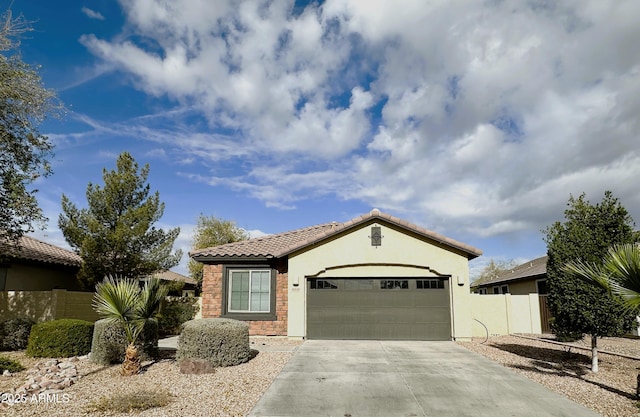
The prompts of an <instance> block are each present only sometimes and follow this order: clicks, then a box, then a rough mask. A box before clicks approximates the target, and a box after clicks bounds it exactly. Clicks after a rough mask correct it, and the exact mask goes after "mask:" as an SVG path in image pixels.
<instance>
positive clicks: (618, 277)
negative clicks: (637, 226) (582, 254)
mask: <svg viewBox="0 0 640 417" xmlns="http://www.w3.org/2000/svg"><path fill="white" fill-rule="evenodd" d="M565 271H566V272H567V273H569V274H573V275H574V276H576V277H578V278H581V279H583V280H586V281H589V282H592V283H594V284H596V285H599V286H600V287H602V288H603V289H604V290H605V291H607V293H609V294H611V295H612V296H614V297H615V298H616V299H618V301H620V303H621V304H622V305H623V306H624V308H625V309H626V310H627V311H628V312H629V313H631V314H632V315H634V316H636V317H637V316H638V315H640V248H639V247H638V246H637V245H636V244H629V243H627V244H624V245H615V246H612V247H611V248H609V251H608V252H607V255H606V256H605V258H604V260H603V262H602V263H585V262H581V261H578V262H569V263H568V264H567V265H566V266H565ZM636 397H638V398H640V373H638V376H637V378H636Z"/></svg>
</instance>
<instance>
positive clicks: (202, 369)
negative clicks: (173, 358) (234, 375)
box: [180, 359, 216, 375]
mask: <svg viewBox="0 0 640 417" xmlns="http://www.w3.org/2000/svg"><path fill="white" fill-rule="evenodd" d="M215 370H216V367H215V366H213V365H212V364H211V362H209V361H206V360H204V359H183V360H181V361H180V373H183V374H196V375H200V374H212V373H214V372H215Z"/></svg>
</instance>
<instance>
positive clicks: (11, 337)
mask: <svg viewBox="0 0 640 417" xmlns="http://www.w3.org/2000/svg"><path fill="white" fill-rule="evenodd" d="M34 324H35V322H34V321H33V320H31V319H28V318H21V317H18V318H14V319H9V320H5V321H3V322H2V323H0V350H23V349H25V348H26V347H27V343H28V342H29V334H30V333H31V327H32V326H33V325H34Z"/></svg>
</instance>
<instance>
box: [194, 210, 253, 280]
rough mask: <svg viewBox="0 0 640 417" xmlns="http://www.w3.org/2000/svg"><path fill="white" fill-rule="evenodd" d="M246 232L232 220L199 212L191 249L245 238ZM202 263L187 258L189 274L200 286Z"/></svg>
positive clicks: (246, 237) (247, 236)
mask: <svg viewBox="0 0 640 417" xmlns="http://www.w3.org/2000/svg"><path fill="white" fill-rule="evenodd" d="M248 238H249V235H248V234H247V232H246V231H245V230H244V229H242V228H240V227H238V226H237V225H236V224H235V223H234V222H233V221H230V220H223V219H218V218H216V217H214V216H205V215H204V214H201V215H200V216H199V217H198V221H197V223H196V230H195V231H194V234H193V243H192V245H191V249H193V250H196V249H205V248H210V247H212V246H218V245H224V244H226V243H233V242H238V241H241V240H247V239H248ZM202 267H203V265H202V263H201V262H198V261H194V260H193V259H189V274H190V275H191V278H193V279H195V280H196V281H197V282H198V288H202Z"/></svg>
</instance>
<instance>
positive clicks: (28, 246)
mask: <svg viewBox="0 0 640 417" xmlns="http://www.w3.org/2000/svg"><path fill="white" fill-rule="evenodd" d="M0 250H1V251H2V252H3V254H4V255H6V256H8V257H10V258H14V259H22V260H27V261H36V262H44V263H49V264H54V265H65V266H76V267H80V265H82V258H81V257H80V256H79V255H78V254H76V253H75V252H72V251H70V250H67V249H63V248H61V247H59V246H54V245H52V244H50V243H46V242H43V241H41V240H38V239H35V238H32V237H30V236H23V237H22V238H21V239H20V247H19V248H16V247H15V246H13V245H3V246H1V247H0Z"/></svg>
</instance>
